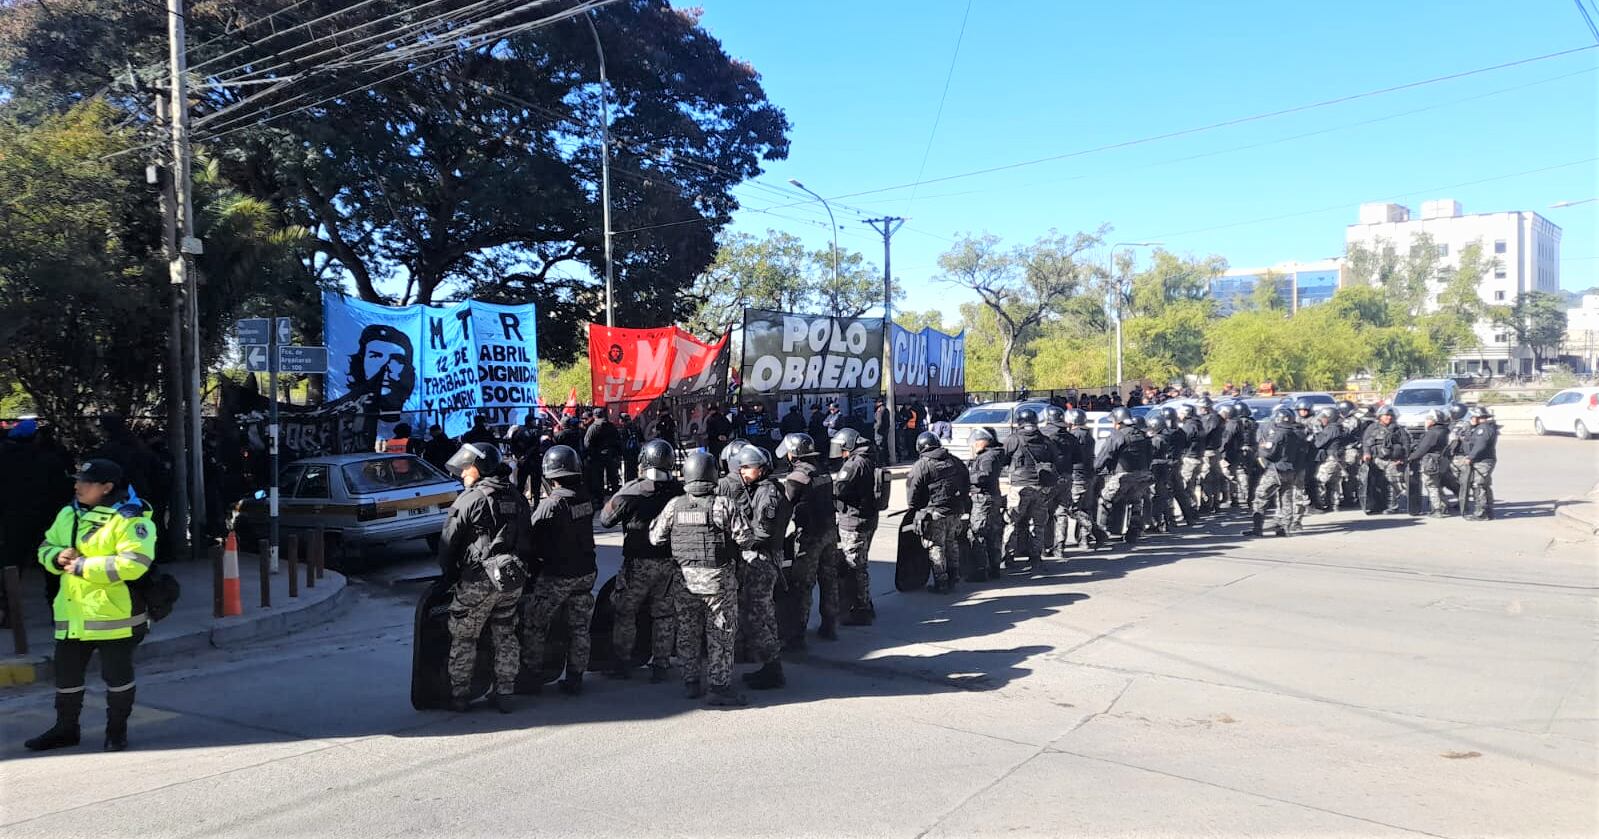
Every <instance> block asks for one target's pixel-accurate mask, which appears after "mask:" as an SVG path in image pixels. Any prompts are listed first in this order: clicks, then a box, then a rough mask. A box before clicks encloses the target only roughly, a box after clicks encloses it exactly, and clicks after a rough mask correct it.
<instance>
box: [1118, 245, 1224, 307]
mask: <svg viewBox="0 0 1599 839" xmlns="http://www.w3.org/2000/svg"><path fill="white" fill-rule="evenodd" d="M1226 270H1227V260H1225V259H1223V258H1221V257H1219V256H1209V257H1206V258H1205V259H1184V258H1183V257H1180V256H1178V255H1177V254H1174V253H1172V252H1171V251H1168V250H1165V249H1163V248H1157V249H1156V250H1155V252H1154V254H1153V255H1152V258H1151V264H1150V266H1149V268H1148V269H1146V270H1144V271H1143V272H1141V273H1139V274H1137V275H1135V276H1134V277H1133V281H1132V295H1131V305H1130V306H1129V312H1130V317H1138V316H1143V315H1159V314H1161V312H1163V311H1165V309H1166V307H1167V306H1169V305H1172V304H1174V303H1183V302H1195V301H1208V300H1209V299H1210V284H1211V281H1212V280H1214V279H1216V278H1217V277H1219V276H1221V274H1222V272H1223V271H1226Z"/></svg>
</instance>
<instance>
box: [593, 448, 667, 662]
mask: <svg viewBox="0 0 1599 839" xmlns="http://www.w3.org/2000/svg"><path fill="white" fill-rule="evenodd" d="M676 460H677V457H676V452H675V451H674V450H673V449H672V444H670V443H668V442H666V441H665V440H651V441H649V442H648V443H645V444H644V445H643V447H642V448H640V449H639V455H638V465H639V468H640V469H641V470H642V472H643V474H642V475H641V476H640V477H639V478H637V479H636V480H633V481H630V482H628V483H627V484H626V485H625V486H623V487H622V488H621V489H619V490H617V492H616V494H615V495H613V496H611V498H610V500H609V501H606V502H605V507H604V508H603V509H601V510H600V525H601V526H602V527H616V526H617V525H621V527H622V570H621V571H620V572H619V573H618V574H617V575H616V588H615V589H614V590H613V592H612V595H611V605H612V607H613V608H614V609H615V614H616V623H615V625H614V626H613V627H612V629H611V649H612V650H614V651H615V654H616V661H615V662H614V663H613V664H612V665H611V669H610V671H609V672H608V673H607V674H606V675H609V676H611V677H612V678H618V679H626V678H628V675H629V672H628V671H629V670H630V669H631V664H632V656H633V644H634V641H636V640H637V635H638V613H639V610H640V609H642V608H644V607H645V606H646V605H648V606H649V609H650V619H651V620H652V621H653V622H654V623H653V626H652V628H651V630H650V642H651V643H650V646H651V649H650V653H651V655H650V681H651V682H652V683H660V682H664V681H666V674H667V671H668V670H669V669H670V666H671V665H670V661H671V658H672V652H673V649H672V648H673V638H674V637H676V634H675V627H676V624H675V620H676V617H677V600H678V597H677V586H678V585H679V584H680V583H681V581H682V576H683V575H682V574H681V573H679V571H678V567H677V563H676V562H674V561H672V552H671V550H670V549H668V548H665V547H662V546H660V545H656V544H655V543H653V542H651V541H650V523H651V522H653V521H655V517H656V516H658V515H660V514H661V511H662V510H664V509H666V503H667V502H668V501H671V500H672V499H673V498H675V497H677V496H679V495H681V494H683V485H682V484H680V483H678V482H677V479H676V478H674V477H672V471H671V470H672V467H673V466H674V465H675V463H676Z"/></svg>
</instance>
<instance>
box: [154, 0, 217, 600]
mask: <svg viewBox="0 0 1599 839" xmlns="http://www.w3.org/2000/svg"><path fill="white" fill-rule="evenodd" d="M183 15H184V9H183V0H167V55H168V60H169V63H170V65H171V66H170V69H171V73H172V83H171V85H170V86H169V87H168V90H167V92H168V93H169V94H170V95H171V105H170V106H169V108H170V111H169V113H168V116H169V118H170V120H171V127H172V183H173V188H174V193H175V196H176V202H177V206H176V208H175V215H176V217H177V223H178V236H179V238H178V254H177V258H176V259H173V260H172V262H171V263H170V268H171V274H172V283H173V284H174V285H176V286H179V287H181V288H182V289H183V291H184V295H183V297H184V308H185V312H184V316H185V320H187V321H188V335H187V338H188V340H187V342H186V343H187V350H188V359H187V361H188V365H189V371H188V391H189V392H188V393H187V394H186V396H187V400H186V401H187V402H188V408H189V451H188V454H189V481H190V491H189V512H190V531H191V533H192V534H193V535H192V537H191V540H190V548H191V549H192V550H193V551H194V552H195V553H196V555H197V556H198V555H203V551H204V550H205V549H206V546H207V543H208V541H209V540H208V539H207V538H206V510H205V442H204V438H203V437H202V436H201V435H202V429H201V417H200V407H201V406H200V394H201V390H200V384H201V383H200V352H201V350H200V290H199V287H198V281H197V279H196V277H195V276H194V272H193V271H192V270H190V269H191V266H190V265H189V262H190V259H191V258H192V257H193V256H194V255H196V254H199V253H201V252H202V250H203V249H202V247H201V245H200V240H199V239H198V238H196V237H195V235H194V195H193V192H192V187H193V183H192V181H191V177H190V171H189V86H188V78H187V77H188V74H189V64H188V43H187V41H186V40H185V37H184V33H183V20H184V18H183ZM217 563H218V565H217V569H218V570H220V568H221V565H220V563H221V559H220V558H218V560H217ZM218 591H219V592H220V587H218ZM217 605H218V608H217V609H216V610H214V611H217V612H219V613H220V603H219V604H217Z"/></svg>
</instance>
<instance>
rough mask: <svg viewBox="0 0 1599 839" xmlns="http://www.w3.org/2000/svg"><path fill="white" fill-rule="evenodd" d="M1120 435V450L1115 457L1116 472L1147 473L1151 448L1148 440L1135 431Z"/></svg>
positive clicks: (1142, 434) (1141, 433)
mask: <svg viewBox="0 0 1599 839" xmlns="http://www.w3.org/2000/svg"><path fill="white" fill-rule="evenodd" d="M1122 434H1123V436H1122V450H1121V451H1120V452H1119V453H1117V456H1116V469H1117V471H1119V472H1148V471H1149V462H1150V448H1151V447H1150V445H1149V438H1148V437H1147V436H1145V435H1144V433H1143V432H1141V431H1139V430H1137V429H1133V430H1131V431H1125V432H1123V433H1122Z"/></svg>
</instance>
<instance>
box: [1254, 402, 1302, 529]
mask: <svg viewBox="0 0 1599 839" xmlns="http://www.w3.org/2000/svg"><path fill="white" fill-rule="evenodd" d="M1259 442H1260V461H1261V465H1262V466H1264V467H1265V468H1264V471H1263V472H1262V473H1261V476H1260V484H1259V486H1257V487H1256V488H1255V501H1254V505H1253V510H1254V529H1253V532H1254V533H1256V534H1259V533H1260V532H1261V525H1262V523H1263V522H1264V521H1265V517H1266V505H1268V504H1276V506H1277V512H1276V526H1277V533H1278V535H1287V534H1288V533H1289V532H1291V531H1292V527H1293V516H1294V504H1295V503H1296V502H1295V499H1294V496H1295V494H1296V490H1297V489H1298V486H1297V483H1298V471H1299V463H1300V461H1301V460H1302V459H1303V458H1304V456H1305V448H1306V442H1305V438H1304V437H1303V436H1301V434H1300V431H1299V428H1298V424H1297V423H1294V424H1279V423H1277V422H1276V421H1275V420H1273V421H1272V422H1269V423H1267V424H1266V425H1263V426H1261V427H1260V440H1259Z"/></svg>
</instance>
